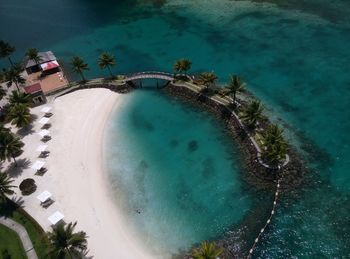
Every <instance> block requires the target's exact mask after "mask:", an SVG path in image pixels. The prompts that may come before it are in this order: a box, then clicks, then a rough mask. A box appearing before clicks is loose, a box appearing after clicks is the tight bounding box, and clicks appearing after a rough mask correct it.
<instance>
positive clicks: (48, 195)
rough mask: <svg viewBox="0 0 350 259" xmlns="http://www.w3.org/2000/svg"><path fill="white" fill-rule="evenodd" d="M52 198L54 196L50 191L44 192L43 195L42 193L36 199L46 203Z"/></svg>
mask: <svg viewBox="0 0 350 259" xmlns="http://www.w3.org/2000/svg"><path fill="white" fill-rule="evenodd" d="M51 197H52V194H51V193H50V192H49V191H43V192H42V193H40V194H39V195H38V196H36V198H37V199H38V200H39V201H40V202H41V203H43V202H45V201H47V200H48V199H50V198H51Z"/></svg>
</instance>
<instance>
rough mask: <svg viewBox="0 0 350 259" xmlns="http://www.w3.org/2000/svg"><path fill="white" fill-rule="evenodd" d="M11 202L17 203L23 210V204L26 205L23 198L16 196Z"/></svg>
mask: <svg viewBox="0 0 350 259" xmlns="http://www.w3.org/2000/svg"><path fill="white" fill-rule="evenodd" d="M11 201H12V202H14V203H16V204H17V205H18V206H19V207H21V208H23V204H24V200H23V197H20V196H15V197H12V198H11Z"/></svg>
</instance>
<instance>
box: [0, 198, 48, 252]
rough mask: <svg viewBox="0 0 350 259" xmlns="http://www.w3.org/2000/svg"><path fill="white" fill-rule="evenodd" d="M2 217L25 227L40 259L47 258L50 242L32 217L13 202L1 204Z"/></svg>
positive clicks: (0, 213) (0, 212)
mask: <svg viewBox="0 0 350 259" xmlns="http://www.w3.org/2000/svg"><path fill="white" fill-rule="evenodd" d="M0 215H3V216H6V217H9V218H11V219H13V220H14V221H16V222H18V223H20V224H21V225H22V226H23V227H25V229H26V230H27V232H28V235H29V237H30V239H31V241H32V243H33V246H34V249H35V251H36V253H37V255H38V257H39V259H41V258H47V255H46V254H47V249H48V246H49V241H48V239H47V236H46V234H45V232H44V230H43V229H42V228H41V227H40V225H39V224H38V223H37V222H36V221H35V220H34V219H33V218H32V217H31V216H29V215H28V214H27V213H26V212H25V211H24V210H23V209H22V208H20V207H18V206H17V205H16V204H15V203H13V202H11V201H7V202H5V203H0ZM15 258H17V257H15Z"/></svg>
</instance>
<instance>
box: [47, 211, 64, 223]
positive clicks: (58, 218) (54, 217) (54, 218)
mask: <svg viewBox="0 0 350 259" xmlns="http://www.w3.org/2000/svg"><path fill="white" fill-rule="evenodd" d="M63 218H64V215H63V214H62V213H61V212H59V211H56V212H55V213H54V214H52V215H51V216H50V217H48V218H47V219H48V220H49V221H50V222H51V224H52V225H56V224H57V223H58V222H60V221H61V220H62V219H63Z"/></svg>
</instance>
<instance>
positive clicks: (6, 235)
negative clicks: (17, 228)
mask: <svg viewBox="0 0 350 259" xmlns="http://www.w3.org/2000/svg"><path fill="white" fill-rule="evenodd" d="M0 240H1V242H0V258H2V259H27V258H28V257H27V256H26V253H25V251H24V249H23V245H22V242H21V240H20V239H19V237H18V235H17V233H16V232H14V231H13V230H11V229H9V228H7V227H5V226H3V225H1V224H0Z"/></svg>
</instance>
